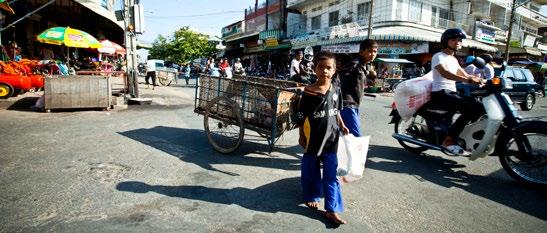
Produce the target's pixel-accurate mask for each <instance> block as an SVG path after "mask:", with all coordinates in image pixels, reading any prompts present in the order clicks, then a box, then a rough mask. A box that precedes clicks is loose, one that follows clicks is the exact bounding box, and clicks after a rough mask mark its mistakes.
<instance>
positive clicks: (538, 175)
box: [496, 121, 547, 187]
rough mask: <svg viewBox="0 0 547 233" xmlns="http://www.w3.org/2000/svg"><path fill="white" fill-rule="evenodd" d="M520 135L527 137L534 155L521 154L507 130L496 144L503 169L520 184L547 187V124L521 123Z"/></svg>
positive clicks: (541, 122) (537, 122) (539, 122)
mask: <svg viewBox="0 0 547 233" xmlns="http://www.w3.org/2000/svg"><path fill="white" fill-rule="evenodd" d="M521 124H522V125H521V126H520V128H519V129H518V131H517V132H518V133H519V135H523V136H526V139H528V142H529V144H530V147H531V151H532V155H531V156H528V155H522V154H521V153H519V151H518V148H517V145H516V143H515V140H514V138H513V136H512V135H511V133H510V132H509V131H508V130H507V131H506V133H504V134H502V135H501V136H500V138H499V140H498V142H497V143H496V155H497V156H498V157H499V160H500V163H501V165H502V167H503V169H504V170H505V171H506V172H507V173H508V174H509V175H510V176H511V177H512V178H514V179H515V180H517V181H519V182H520V183H523V184H526V185H532V186H543V187H547V167H546V166H547V154H546V153H547V122H543V121H528V122H523V123H521Z"/></svg>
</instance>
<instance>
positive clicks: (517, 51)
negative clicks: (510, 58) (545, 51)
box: [509, 47, 541, 56]
mask: <svg viewBox="0 0 547 233" xmlns="http://www.w3.org/2000/svg"><path fill="white" fill-rule="evenodd" d="M509 53H515V54H530V55H533V56H541V51H540V50H539V49H537V48H530V47H526V48H514V47H510V48H509Z"/></svg>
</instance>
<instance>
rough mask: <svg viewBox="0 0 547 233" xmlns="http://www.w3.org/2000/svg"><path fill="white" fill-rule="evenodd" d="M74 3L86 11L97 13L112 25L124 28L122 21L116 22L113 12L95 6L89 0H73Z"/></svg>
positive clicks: (94, 3) (95, 4)
mask: <svg viewBox="0 0 547 233" xmlns="http://www.w3.org/2000/svg"><path fill="white" fill-rule="evenodd" d="M74 1H75V2H77V3H79V4H81V5H82V6H84V7H86V8H87V9H89V10H91V11H93V12H95V13H97V14H98V15H100V16H102V17H104V18H106V19H108V20H110V21H111V22H112V23H114V24H115V25H117V26H118V27H120V28H121V29H123V28H124V27H123V21H118V20H117V19H116V16H115V15H114V12H112V11H109V10H107V9H106V8H104V7H102V6H100V4H97V3H96V2H94V1H89V0H74ZM98 25H100V24H98Z"/></svg>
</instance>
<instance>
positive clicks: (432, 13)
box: [431, 6, 437, 27]
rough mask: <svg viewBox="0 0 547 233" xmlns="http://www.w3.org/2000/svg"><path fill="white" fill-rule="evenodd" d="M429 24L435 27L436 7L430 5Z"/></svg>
mask: <svg viewBox="0 0 547 233" xmlns="http://www.w3.org/2000/svg"><path fill="white" fill-rule="evenodd" d="M431 26H432V27H437V7H434V6H432V7H431Z"/></svg>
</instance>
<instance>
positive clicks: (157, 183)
mask: <svg viewBox="0 0 547 233" xmlns="http://www.w3.org/2000/svg"><path fill="white" fill-rule="evenodd" d="M141 90H143V94H144V95H145V96H149V97H153V98H154V103H153V104H152V105H149V106H131V107H130V108H129V109H128V110H123V111H111V112H101V111H79V112H55V113H35V112H30V111H28V109H27V108H25V107H11V108H10V109H9V110H0V129H2V137H1V139H0V187H2V191H1V192H0V200H1V202H0V232H152V231H154V232H326V231H335V232H546V231H547V222H546V220H547V211H546V210H547V199H546V197H547V192H546V191H544V190H536V189H530V188H526V187H522V186H520V185H519V184H517V183H516V182H515V181H513V180H512V179H511V178H510V177H509V176H508V175H507V174H506V173H505V172H504V171H503V169H502V168H501V165H500V164H499V162H498V160H497V158H494V157H492V158H486V159H482V160H478V161H473V162H472V161H469V160H468V159H466V158H459V157H448V156H445V155H443V154H440V153H436V152H426V154H425V155H414V154H411V153H408V152H406V151H404V150H403V149H401V147H400V146H399V145H398V144H397V142H396V141H395V140H394V139H393V138H391V134H392V132H393V126H392V125H388V124H387V122H388V121H389V118H388V113H389V110H390V109H389V106H390V103H391V101H392V98H391V97H384V96H379V97H377V98H375V99H373V98H368V97H367V98H365V101H364V103H363V106H362V109H361V111H362V112H363V113H364V116H363V117H364V119H363V120H364V128H363V129H364V132H365V133H366V134H367V135H372V138H371V147H370V151H369V153H368V156H369V158H368V161H367V164H366V170H365V176H364V178H363V179H361V180H359V181H357V182H354V183H351V184H346V185H344V186H343V196H344V201H345V207H346V211H345V212H344V213H343V217H344V218H345V219H347V220H348V221H349V224H346V225H343V226H334V225H332V224H330V223H328V221H326V219H325V218H324V217H322V215H321V213H320V212H317V211H312V210H310V209H308V208H306V207H305V206H304V205H302V204H301V203H300V195H301V192H300V186H299V174H300V170H299V165H300V157H301V156H302V150H301V149H300V148H299V147H298V146H297V140H296V139H297V138H296V137H297V132H296V131H291V132H288V133H286V134H285V135H284V136H283V137H282V139H281V140H280V141H279V142H278V144H277V146H276V149H275V150H274V152H273V153H272V154H271V155H268V154H267V153H265V152H266V151H267V150H268V147H267V145H266V143H265V141H264V140H263V139H261V138H260V137H257V135H256V134H254V133H252V132H249V131H247V135H245V141H244V143H243V144H242V146H241V147H240V148H239V150H238V151H236V153H234V154H232V155H222V154H218V153H216V152H215V151H214V150H212V148H211V146H210V145H209V143H208V142H207V138H206V136H205V134H204V131H203V118H202V117H201V116H199V115H197V114H195V113H193V93H194V90H193V89H192V88H189V87H159V88H156V90H154V91H152V90H151V89H145V87H144V86H141ZM29 98H35V97H29ZM31 101H32V99H25V98H22V100H20V101H19V102H20V103H19V104H21V105H22V106H24V103H25V102H31ZM3 105H6V103H5V102H4V103H3ZM7 105H10V104H7ZM10 106H11V105H10ZM526 115H528V116H531V115H534V116H545V115H547V100H546V99H541V100H540V101H539V103H538V104H537V105H536V107H535V109H534V110H533V111H531V112H529V113H526Z"/></svg>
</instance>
